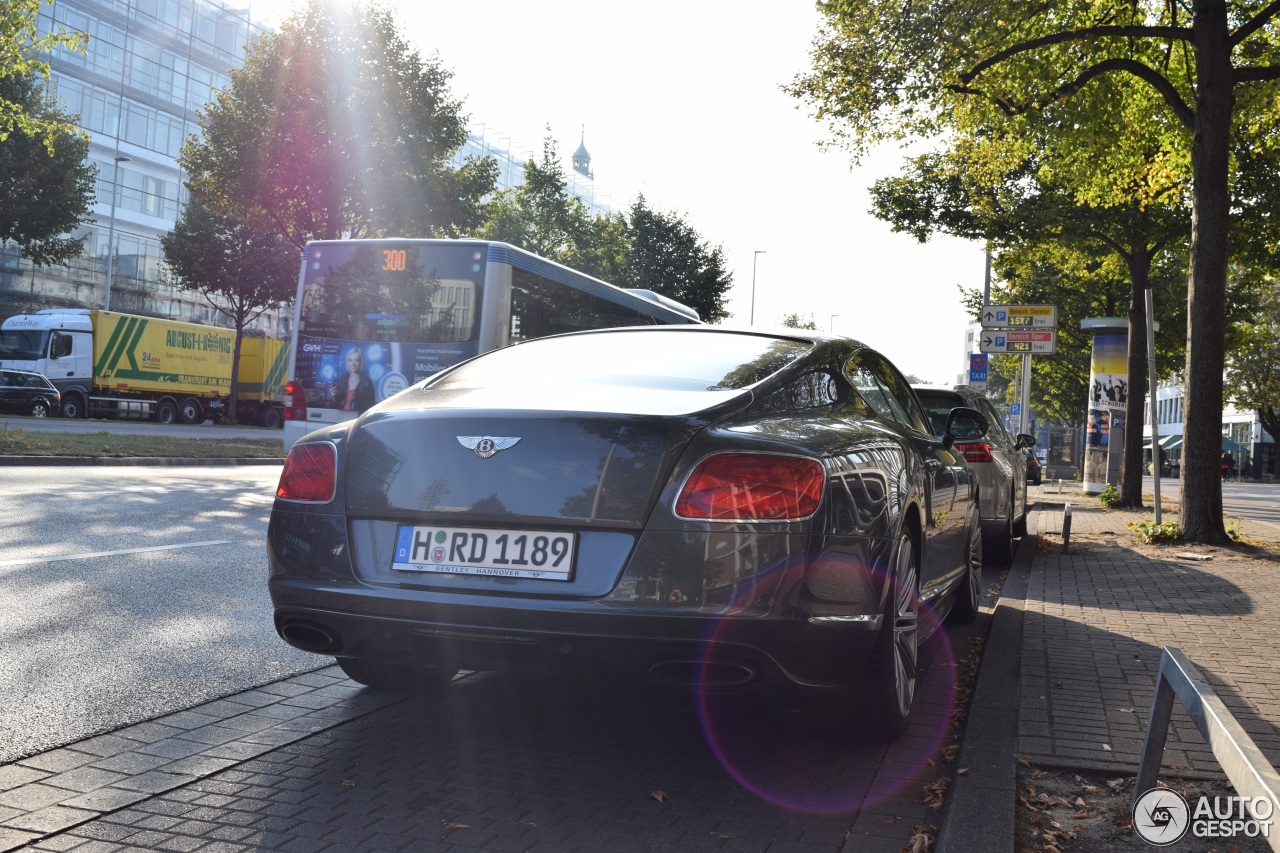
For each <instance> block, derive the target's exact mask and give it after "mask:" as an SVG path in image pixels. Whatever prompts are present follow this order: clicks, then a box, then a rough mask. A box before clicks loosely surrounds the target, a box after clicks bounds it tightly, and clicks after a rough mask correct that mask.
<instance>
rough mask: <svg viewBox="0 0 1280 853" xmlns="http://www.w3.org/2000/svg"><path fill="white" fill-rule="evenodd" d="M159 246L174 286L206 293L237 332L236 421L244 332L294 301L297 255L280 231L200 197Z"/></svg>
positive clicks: (232, 405) (232, 411)
mask: <svg viewBox="0 0 1280 853" xmlns="http://www.w3.org/2000/svg"><path fill="white" fill-rule="evenodd" d="M160 242H161V245H162V246H163V247H164V255H165V261H166V263H167V265H168V270H169V273H170V279H171V281H172V283H173V284H175V285H176V286H178V287H181V288H184V289H187V290H192V291H195V292H197V293H201V294H203V295H204V297H205V299H206V300H207V301H208V302H209V304H210V305H211V306H213V308H214V309H215V310H217V311H218V312H219V313H220V314H222V315H223V316H225V317H226V318H227V319H228V320H229V321H230V322H231V326H232V328H234V329H235V330H236V345H235V353H234V357H233V359H232V368H231V370H232V373H231V393H230V399H229V400H228V410H227V415H228V417H229V418H230V420H231V422H232V423H235V420H236V397H237V396H238V391H239V383H240V375H239V373H240V346H241V343H242V342H243V340H244V332H245V329H246V327H247V326H248V325H249V323H251V322H252V321H253V320H254V319H256V318H257V317H258V316H259V315H261V314H262V313H263V312H264V311H266V310H268V309H271V308H279V307H280V306H281V305H284V304H286V303H288V302H291V301H292V300H293V298H294V294H295V291H296V289H297V282H298V253H297V251H296V249H295V248H294V246H293V245H292V244H291V243H290V242H289V241H288V240H287V239H285V237H284V235H283V234H281V233H280V232H279V231H275V230H270V229H262V228H259V227H256V226H255V225H250V224H246V223H244V222H242V221H239V220H237V219H235V218H233V217H228V216H223V215H220V214H217V213H214V212H213V211H211V210H210V209H209V208H207V207H205V205H204V204H202V203H201V202H200V201H199V200H196V199H193V200H192V202H191V203H190V204H188V205H187V206H186V208H184V209H183V212H182V218H181V219H180V220H179V221H178V223H177V225H175V226H174V229H173V232H172V233H171V234H168V235H166V236H164V237H162V238H161V240H160Z"/></svg>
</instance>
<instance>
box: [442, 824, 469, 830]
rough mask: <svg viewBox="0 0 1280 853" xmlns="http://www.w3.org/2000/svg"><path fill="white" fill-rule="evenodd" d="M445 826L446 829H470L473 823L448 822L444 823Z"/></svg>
mask: <svg viewBox="0 0 1280 853" xmlns="http://www.w3.org/2000/svg"><path fill="white" fill-rule="evenodd" d="M444 828H445V829H470V828H471V824H469V823H446V824H445V825H444Z"/></svg>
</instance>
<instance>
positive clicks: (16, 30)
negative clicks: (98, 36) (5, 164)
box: [0, 0, 88, 155]
mask: <svg viewBox="0 0 1280 853" xmlns="http://www.w3.org/2000/svg"><path fill="white" fill-rule="evenodd" d="M46 4H47V5H53V0H4V2H3V3H0V80H4V79H7V78H10V77H14V78H19V79H26V78H30V77H32V76H33V75H34V76H35V77H38V78H43V79H45V80H47V79H48V78H49V63H48V62H46V61H45V60H44V59H42V58H41V57H43V56H44V55H45V54H47V53H49V52H50V51H52V50H53V49H54V48H57V47H66V48H68V49H70V50H79V51H83V50H84V46H85V43H86V42H87V41H88V36H87V35H86V34H85V33H68V32H67V31H66V30H64V29H62V28H61V27H59V28H58V29H56V30H54V31H53V32H50V33H49V34H47V35H44V36H39V35H37V26H36V24H37V16H38V15H39V13H40V7H41V6H43V5H46ZM23 94H24V92H23V87H21V86H19V87H17V89H15V90H8V91H0V142H3V141H4V140H5V139H6V138H7V137H8V136H9V134H10V133H12V132H14V131H15V130H16V131H18V132H20V133H22V134H23V135H25V136H27V137H30V138H31V139H38V140H41V141H42V142H43V143H44V145H45V146H46V149H47V150H48V152H49V154H50V155H52V154H53V153H54V142H55V141H56V140H58V139H60V138H61V137H62V136H63V135H64V134H66V133H68V132H74V131H75V125H74V124H72V123H70V122H69V121H68V120H67V118H66V117H65V116H63V115H61V114H60V113H56V112H55V113H52V114H51V113H47V112H46V113H43V114H42V113H41V112H39V111H32V109H31V106H32V104H31V101H30V100H28V99H25V98H24V97H22V95H23Z"/></svg>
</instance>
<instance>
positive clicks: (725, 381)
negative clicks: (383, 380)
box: [430, 330, 812, 391]
mask: <svg viewBox="0 0 1280 853" xmlns="http://www.w3.org/2000/svg"><path fill="white" fill-rule="evenodd" d="M811 348H812V344H809V343H807V342H805V341H795V340H788V339H785V338H773V337H768V336H765V335H753V334H738V333H733V332H711V331H701V330H699V331H687V332H686V331H666V330H656V331H623V330H619V331H610V332H597V333H590V334H583V335H568V336H565V337H556V338H541V339H538V340H534V341H529V342H527V343H523V344H519V345H517V346H511V347H507V348H505V349H500V350H497V351H495V352H492V353H489V354H488V355H485V356H482V357H480V358H477V359H475V360H474V361H471V362H468V363H467V364H464V365H462V366H461V367H459V368H458V369H457V370H454V371H451V372H450V373H448V374H446V375H444V376H442V377H440V379H439V380H437V381H435V382H431V383H430V385H431V387H432V388H433V389H446V390H447V389H449V388H471V387H476V386H483V385H493V384H496V383H540V384H544V385H545V384H547V383H549V382H550V383H554V382H556V381H557V380H563V381H568V382H573V383H596V382H599V383H607V384H609V385H615V386H617V385H622V386H632V387H643V388H670V389H672V390H685V391H694V390H696V391H728V390H734V389H738V388H745V387H747V386H748V385H754V384H756V383H757V382H760V381H762V380H764V379H767V378H768V377H769V376H771V375H773V374H774V373H777V372H778V371H779V370H781V369H783V368H784V367H786V366H787V365H788V364H791V363H792V362H793V361H795V360H796V359H797V358H799V357H800V356H801V355H803V354H804V353H806V352H808V351H809V350H810V349H811Z"/></svg>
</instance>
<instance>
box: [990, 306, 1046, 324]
mask: <svg viewBox="0 0 1280 853" xmlns="http://www.w3.org/2000/svg"><path fill="white" fill-rule="evenodd" d="M981 319H982V328H984V329H1056V328H1057V327H1058V306H1057V305H983V306H982V318H981Z"/></svg>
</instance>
